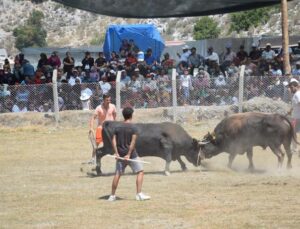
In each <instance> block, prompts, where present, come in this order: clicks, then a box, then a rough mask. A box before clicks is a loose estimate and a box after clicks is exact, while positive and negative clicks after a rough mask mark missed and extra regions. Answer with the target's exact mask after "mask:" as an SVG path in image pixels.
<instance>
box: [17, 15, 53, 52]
mask: <svg viewBox="0 0 300 229" xmlns="http://www.w3.org/2000/svg"><path fill="white" fill-rule="evenodd" d="M43 18H44V15H43V13H42V12H40V11H36V10H34V11H32V13H31V14H30V16H29V18H28V20H27V21H26V23H25V25H21V26H18V27H17V28H15V29H14V31H13V35H14V36H15V37H16V42H15V44H16V47H17V48H18V49H19V50H21V49H22V48H26V47H43V46H46V45H47V42H46V37H47V32H46V30H45V29H43V26H42V19H43Z"/></svg>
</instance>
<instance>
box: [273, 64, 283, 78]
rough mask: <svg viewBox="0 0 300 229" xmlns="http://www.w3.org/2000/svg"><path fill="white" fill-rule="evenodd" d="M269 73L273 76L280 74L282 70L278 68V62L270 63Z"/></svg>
mask: <svg viewBox="0 0 300 229" xmlns="http://www.w3.org/2000/svg"><path fill="white" fill-rule="evenodd" d="M270 75H271V76H274V77H277V76H282V71H281V69H280V68H279V66H278V64H272V68H271V69H270Z"/></svg>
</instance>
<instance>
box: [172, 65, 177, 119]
mask: <svg viewBox="0 0 300 229" xmlns="http://www.w3.org/2000/svg"><path fill="white" fill-rule="evenodd" d="M176 81H177V80H176V69H175V68H173V69H172V105H173V107H172V108H173V122H175V123H176V121H177V88H176V84H177V82H176Z"/></svg>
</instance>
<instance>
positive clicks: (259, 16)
mask: <svg viewBox="0 0 300 229" xmlns="http://www.w3.org/2000/svg"><path fill="white" fill-rule="evenodd" d="M272 11H273V9H272V8H270V7H265V8H259V9H254V10H248V11H243V12H238V13H233V14H231V15H230V18H231V25H230V31H231V32H232V31H237V32H240V31H243V30H244V31H247V30H248V29H249V28H250V27H251V26H254V27H256V26H258V25H260V24H264V23H266V22H267V21H268V20H269V18H270V15H271V13H272Z"/></svg>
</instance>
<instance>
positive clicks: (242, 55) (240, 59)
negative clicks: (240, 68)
mask: <svg viewBox="0 0 300 229" xmlns="http://www.w3.org/2000/svg"><path fill="white" fill-rule="evenodd" d="M236 57H237V59H236V61H235V62H236V63H235V64H236V65H245V64H246V62H247V59H248V53H247V52H246V51H245V47H244V45H241V46H240V50H239V51H238V52H237V54H236Z"/></svg>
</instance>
